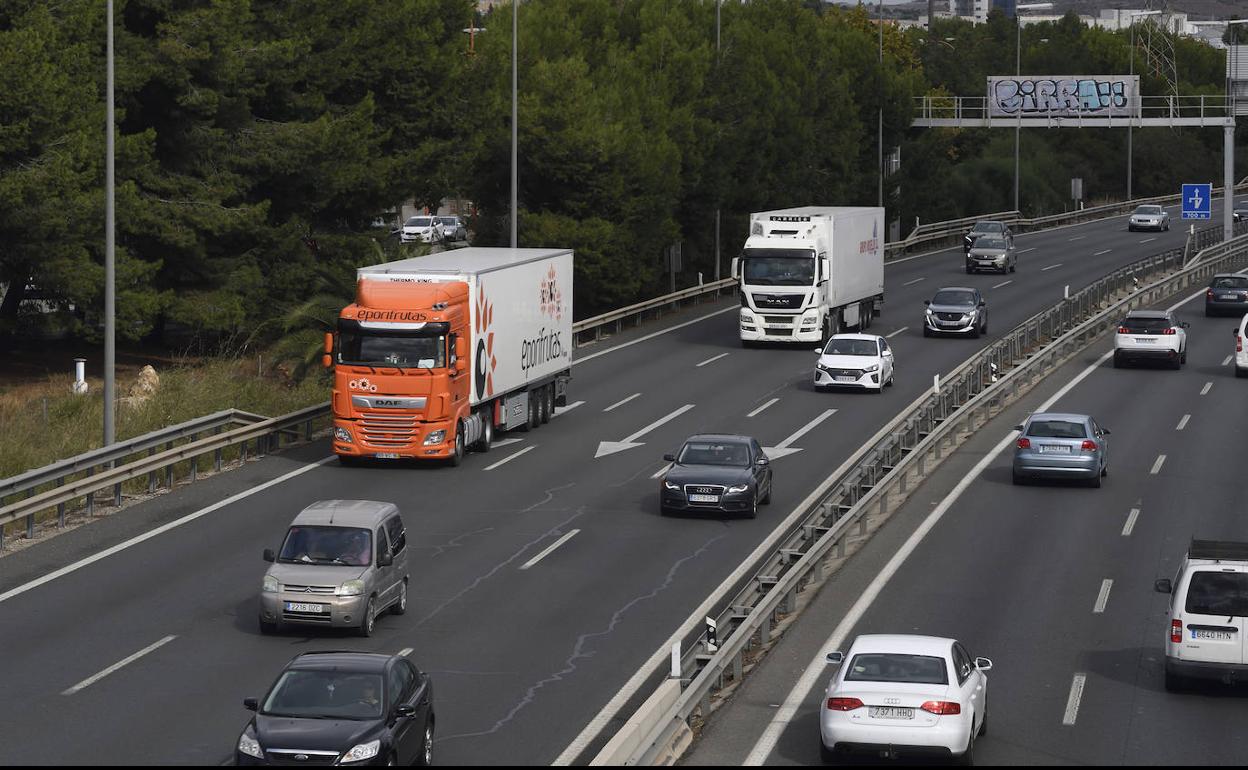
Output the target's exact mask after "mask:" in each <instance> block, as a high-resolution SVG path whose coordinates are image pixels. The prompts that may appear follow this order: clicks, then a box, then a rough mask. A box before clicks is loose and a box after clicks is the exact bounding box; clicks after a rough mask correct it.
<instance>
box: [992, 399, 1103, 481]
mask: <svg viewBox="0 0 1248 770" xmlns="http://www.w3.org/2000/svg"><path fill="white" fill-rule="evenodd" d="M1014 430H1017V431H1021V433H1022V435H1020V436H1019V437H1018V440H1017V441H1016V442H1015V445H1014V483H1015V484H1024V483H1026V482H1027V481H1028V480H1029V479H1033V478H1035V479H1038V478H1049V479H1055V478H1056V479H1080V480H1083V481H1086V482H1087V483H1088V485H1089V486H1093V487H1099V486H1100V485H1101V478H1102V477H1104V476H1105V475H1107V473H1108V470H1109V440H1108V439H1106V438H1105V437H1106V436H1108V435H1109V430H1108V429H1107V428H1103V427H1101V426H1100V425H1098V424H1097V422H1096V420H1094V419H1092V418H1091V417H1089V416H1088V415H1086V414H1060V413H1056V412H1039V413H1037V414H1033V415H1032V416H1031V417H1029V418H1027V422H1025V423H1023V424H1022V425H1015V426H1014Z"/></svg>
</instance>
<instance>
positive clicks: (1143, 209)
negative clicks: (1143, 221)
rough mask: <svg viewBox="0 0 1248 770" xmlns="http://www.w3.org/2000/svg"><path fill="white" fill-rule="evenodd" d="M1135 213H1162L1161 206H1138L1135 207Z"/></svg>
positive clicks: (1150, 214)
mask: <svg viewBox="0 0 1248 770" xmlns="http://www.w3.org/2000/svg"><path fill="white" fill-rule="evenodd" d="M1135 213H1137V214H1147V215H1148V216H1154V215H1156V214H1160V213H1161V206H1138V207H1136V209H1135ZM1120 221H1121V220H1120Z"/></svg>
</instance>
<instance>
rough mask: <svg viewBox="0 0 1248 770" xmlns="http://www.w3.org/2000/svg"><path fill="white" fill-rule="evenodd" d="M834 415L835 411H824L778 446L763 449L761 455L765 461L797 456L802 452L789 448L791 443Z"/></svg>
mask: <svg viewBox="0 0 1248 770" xmlns="http://www.w3.org/2000/svg"><path fill="white" fill-rule="evenodd" d="M834 414H836V410H835V409H826V410H824V412H823V414H821V415H819V416H818V417H816V418H815V419H813V420H811V421H810V422H808V423H806V424H805V425H803V426H802V427H800V428H798V429H797V430H796V431H794V432H793V435H791V436H789V437H788V438H786V439H785V440H784V441H781V442H780V443H779V444H776V445H775V446H765V447H763V454H765V455H767V459H769V460H776V459H779V458H781V457H785V456H787V455H791V454H797V453H798V452H800V451H802V450H801V449H800V448H799V449H793V448H790V445H791V444H792V443H793V442H795V441H797V440H798V439H799V438H801V437H802V436H805V435H806V434H807V433H809V432H811V431H812V430H814V429H815V427H816V426H817V425H819V423H821V422H823V421H824V420H826V419H828V418H829V417H831V416H832V415H834Z"/></svg>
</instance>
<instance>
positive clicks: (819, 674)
mask: <svg viewBox="0 0 1248 770" xmlns="http://www.w3.org/2000/svg"><path fill="white" fill-rule="evenodd" d="M1202 293H1203V291H1202ZM1193 296H1195V295H1193ZM1113 354H1114V352H1113V351H1112V350H1111V351H1109V352H1108V353H1105V354H1104V355H1102V356H1101V357H1100V358H1098V359H1097V360H1096V361H1094V362H1092V364H1091V365H1090V366H1088V367H1087V368H1086V369H1084V370H1083V371H1082V372H1080V373H1079V374H1077V375H1075V376H1074V377H1073V378H1071V380H1070V382H1068V383H1066V384H1065V385H1063V386H1062V388H1061V389H1060V390H1058V391H1057V392H1056V393H1054V394H1053V395H1052V396H1050V397H1049V399H1048V400H1047V401H1045V402H1044V403H1043V404H1041V405H1040V406H1039V407H1037V408H1036V410H1035V411H1036V412H1047V411H1048V410H1049V407H1051V406H1053V404H1055V403H1057V401H1058V400H1059V399H1061V398H1062V397H1063V396H1065V395H1066V394H1067V393H1069V392H1070V391H1071V390H1073V389H1074V388H1075V386H1077V385H1078V384H1079V383H1081V382H1083V381H1084V380H1085V379H1087V378H1088V376H1089V375H1091V374H1092V373H1093V372H1095V371H1096V370H1097V368H1099V367H1100V366H1101V365H1103V364H1104V363H1105V362H1106V361H1108V360H1109V358H1110V356H1112V355H1113ZM1017 437H1018V432H1017V431H1010V432H1009V433H1008V434H1006V436H1005V438H1003V439H1001V441H1000V442H998V443H997V445H996V446H995V447H993V448H992V449H991V450H989V452H988V454H986V455H984V457H983V458H982V459H981V460H980V461H979V462H978V463H976V464H975V467H974V468H972V469H971V472H970V473H968V474H967V475H966V476H965V477H963V478H962V480H961V481H959V482H958V484H957V486H955V487H954V488H953V491H952V492H950V493H949V494H948V495H947V496H946V497H945V499H944V500H941V501H940V504H939V505H937V506H936V507H935V508H934V509H932V512H931V513H929V514H928V515H927V518H926V519H924V521H923V523H922V524H920V525H919V528H918V529H916V530H915V531H914V534H912V535H910V538H909V539H908V540H906V542H905V543H904V544H903V545H902V546H901V548H899V549H898V550H897V552H896V553H894V554H893V557H892V558H891V559H889V561H888V563H887V564H885V565H884V568H883V569H882V570H880V572H879V573H878V574H877V575H876V576H875V579H874V580H872V581H871V584H870V585H869V586H867V589H866V590H865V591H863V592H862V594H861V595H859V597H858V601H857V602H855V603H854V606H853V607H851V608H850V609H849V612H848V613H846V614H845V617H843V618H842V619H841V622H840V624H839V625H838V626H837V627H836V629H835V630H834V631H833V632H832V635H831V636H829V637H828V638H827V640H826V641H825V642H824V643H823V645H821V646H820V647H819V650H818V652H817V653H816V654H815V656H814V658H813V659H812V660H811V661H810V663H808V664H807V665H806V668H805V670H804V671H803V672H802V676H801V678H800V679H798V680H797V683H796V684H795V685H793V689H791V690H789V694H788V695H787V696H786V697H785V699H784V703H783V704H782V705H781V706H780V708H778V709H777V710H776V714H775V716H774V717H772V719H771V721H770V723H768V725H767V727H766V729H765V730H763V734H762V736H761V737H759V739H758V742H757V743H755V744H754V748H753V749H751V750H750V753H749V756H747V757H746V758H745V761H744V762H742V764H743V765H761V764H763V763H764V761H765V760H766V759H767V758H768V757H769V756H771V753H772V751H774V750H775V747H776V744H777V743H778V742H779V740H780V736H781V735H782V734H783V733H784V730H785V728H786V727H787V726H788V724H789V723H790V722H792V721H793V717H794V716H795V715H796V714H797V710H798V709H799V708H801V706H802V704H803V703H804V702H805V700H806V695H807V693H809V692H810V690H811V688H812V687H814V686H815V683H816V682H818V681H819V680H820V679H822V678H824V677H825V676H827V663H826V661H825V658H824V656H825V655H826V653H827V652H828V651H830V650H838V649H843V647H842V645H843V644H844V643H845V639H846V638H847V637H848V636H849V632H850V631H852V630H854V627H855V626H857V625H858V623H859V621H861V620H862V616H863V615H865V614H866V612H867V610H869V609H870V608H871V605H872V604H874V603H875V600H876V599H877V598H878V597H879V595H880V593H881V592H882V591H883V590H884V587H885V586H886V585H888V581H889V580H891V579H892V577H893V575H894V574H896V572H897V570H899V569H901V565H902V564H904V563H905V562H906V559H908V558H910V554H912V553H914V551H915V549H917V548H918V547H919V544H920V543H922V542H923V538H925V537H927V533H928V532H931V531H932V529H933V528H935V526H936V525H937V524H938V523H940V520H941V519H942V518H943V517H944V515H945V513H946V512H948V510H949V509H950V508H951V507H953V504H954V503H955V502H956V501H957V500H958V498H960V497H961V496H962V493H963V492H965V491H966V490H967V488H968V487H970V485H971V483H972V482H973V481H974V480H975V479H977V478H979V476H980V474H982V473H983V472H984V469H986V468H987V467H988V466H989V465H991V464H992V463H993V462H995V461H996V459H997V458H998V457H999V456H1000V455H1001V453H1002V452H1004V451H1005V450H1006V449H1007V448H1008V447H1012V446H1014V440H1015V438H1017Z"/></svg>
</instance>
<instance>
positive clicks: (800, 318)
mask: <svg viewBox="0 0 1248 770" xmlns="http://www.w3.org/2000/svg"><path fill="white" fill-rule="evenodd" d="M732 277H733V278H735V279H736V280H737V281H738V286H739V287H740V292H741V323H740V324H739V328H740V333H741V343H742V344H743V345H745V346H747V347H748V346H750V345H751V344H753V343H755V342H764V341H765V342H821V341H823V340H826V339H827V338H828V337H830V336H831V335H833V334H838V333H840V332H842V331H844V330H846V329H848V328H855V329H858V330H860V331H861V330H864V329H866V328H867V327H868V326H870V325H871V319H872V318H874V317H875V316H876V315H878V314H879V312H880V306H881V305H882V304H883V302H884V209H882V208H877V207H848V206H804V207H802V208H794V209H782V210H779V211H761V212H759V213H757V214H751V215H750V236H749V238H747V239H746V241H745V248H744V249H743V250H742V252H741V256H740V257H739V258H737V259H733V261H732Z"/></svg>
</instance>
